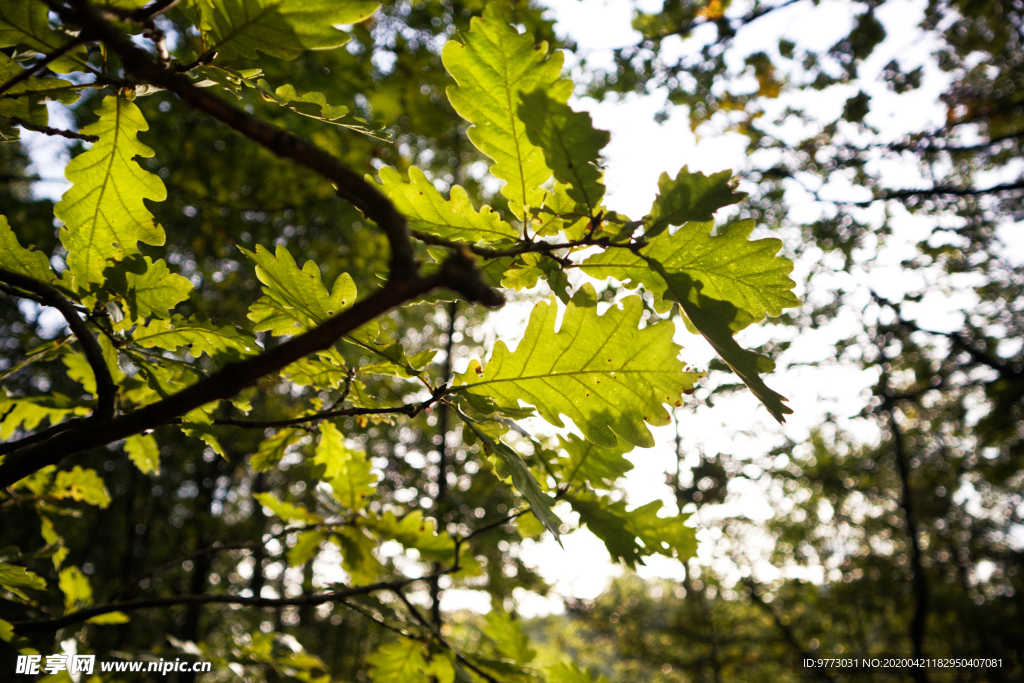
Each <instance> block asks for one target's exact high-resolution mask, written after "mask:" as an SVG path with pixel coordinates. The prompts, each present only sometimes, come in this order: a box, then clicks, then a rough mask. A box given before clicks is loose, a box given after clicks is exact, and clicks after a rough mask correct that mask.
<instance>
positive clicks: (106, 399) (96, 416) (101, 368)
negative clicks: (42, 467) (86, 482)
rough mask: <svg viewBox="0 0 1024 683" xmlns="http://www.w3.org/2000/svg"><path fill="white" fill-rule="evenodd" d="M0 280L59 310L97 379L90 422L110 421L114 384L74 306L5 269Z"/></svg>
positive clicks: (54, 291) (41, 285)
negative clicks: (94, 405)
mask: <svg viewBox="0 0 1024 683" xmlns="http://www.w3.org/2000/svg"><path fill="white" fill-rule="evenodd" d="M0 281H3V282H4V283H6V284H8V285H11V286H12V287H16V288H18V289H21V290H24V291H26V292H29V293H30V294H34V295H35V296H37V297H39V298H38V299H36V300H37V301H38V300H41V301H43V302H44V303H45V304H46V305H47V306H52V307H53V308H56V309H57V310H58V311H60V314H61V315H62V316H64V320H66V321H67V323H68V327H70V328H71V331H72V332H74V333H75V336H76V337H77V338H78V341H79V343H81V345H82V351H83V352H84V353H85V358H86V360H87V361H89V366H90V367H91V368H92V372H93V375H95V377H96V407H95V409H94V410H93V413H92V417H91V418H90V419H91V420H93V421H105V420H109V419H110V418H112V417H113V416H114V401H115V399H116V397H117V385H116V384H114V379H113V378H112V377H111V376H110V370H109V369H108V368H107V363H106V361H105V360H104V359H103V349H102V348H100V343H99V342H98V341H97V340H96V337H94V336H92V332H90V331H89V326H88V325H86V323H85V321H84V320H83V319H82V318H80V317H79V315H78V312H77V311H76V310H75V307H74V305H73V304H72V303H71V302H70V301H68V299H66V298H65V297H64V295H63V294H61V292H60V290H58V289H57V288H56V287H53V286H52V285H50V284H47V283H45V282H40V281H39V280H36V279H34V278H31V277H28V276H27V275H22V274H21V273H15V272H13V271H10V270H7V269H6V268H0ZM37 469H38V468H37ZM0 488H2V485H0Z"/></svg>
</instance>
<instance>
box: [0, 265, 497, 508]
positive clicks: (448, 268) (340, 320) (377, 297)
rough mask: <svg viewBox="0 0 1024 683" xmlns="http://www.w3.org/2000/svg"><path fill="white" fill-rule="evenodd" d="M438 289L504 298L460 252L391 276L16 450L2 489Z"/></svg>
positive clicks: (247, 381) (1, 472)
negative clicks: (288, 334)
mask: <svg viewBox="0 0 1024 683" xmlns="http://www.w3.org/2000/svg"><path fill="white" fill-rule="evenodd" d="M438 287H447V288H450V289H453V290H455V291H456V292H458V293H459V294H461V295H462V296H463V297H465V298H466V299H467V300H468V301H475V302H479V303H482V304H484V305H486V306H498V305H500V304H501V303H502V299H501V298H500V296H499V295H498V294H497V293H496V292H494V291H493V290H491V289H490V288H489V287H487V286H486V285H484V284H483V283H482V282H481V281H480V277H479V274H478V273H477V271H476V269H475V267H474V265H473V262H472V261H471V260H469V259H468V258H466V257H464V256H463V255H461V254H453V255H452V256H451V257H450V258H449V259H448V260H447V261H445V262H444V264H442V266H441V268H440V269H439V270H437V271H436V272H435V273H433V274H431V275H429V276H426V277H415V278H412V279H397V280H391V281H389V282H388V283H387V285H385V287H384V288H383V289H380V290H378V291H376V292H374V293H373V294H371V295H370V296H368V297H366V298H365V299H363V300H361V301H358V302H356V304H355V305H353V306H352V307H351V308H349V309H346V310H345V311H342V312H341V313H339V314H338V315H336V316H334V317H333V318H330V319H329V320H327V321H326V322H324V323H323V324H321V325H320V326H318V327H315V328H313V329H312V330H309V331H308V332H305V333H304V334H301V335H299V336H297V337H293V338H292V339H290V340H288V341H287V342H284V343H283V344H281V345H280V346H276V347H274V348H273V349H270V350H269V351H264V352H263V353H261V354H259V355H256V356H252V357H250V358H247V359H245V360H243V361H239V362H237V363H231V364H228V365H226V366H225V367H223V368H222V369H220V370H219V371H217V372H215V373H213V374H211V375H209V376H208V377H206V378H205V379H202V380H200V381H198V382H196V383H195V384H193V385H191V386H189V387H188V388H186V389H183V390H181V391H179V392H178V393H176V394H173V395H171V396H168V397H167V398H165V399H163V400H160V401H157V402H156V403H151V404H149V405H147V406H144V407H142V408H139V409H138V410H135V411H133V412H131V413H126V414H123V415H119V416H117V417H115V418H112V419H109V420H102V421H88V422H85V421H83V422H81V423H80V424H79V425H77V426H76V427H75V428H73V429H67V430H66V431H63V432H61V433H59V434H55V435H54V436H52V437H50V438H48V439H46V440H45V441H43V442H41V443H37V444H33V445H31V446H29V447H27V448H24V449H21V450H19V451H17V452H15V453H12V454H11V455H9V456H8V457H7V459H6V460H5V461H4V462H3V464H2V465H0V488H4V487H7V486H10V485H12V484H14V483H15V482H17V481H18V480H20V479H22V478H23V477H26V476H28V475H29V474H32V473H33V472H35V471H37V470H39V469H40V468H42V467H45V466H47V465H54V464H57V463H58V462H60V461H61V460H62V459H63V458H64V457H66V456H68V455H72V454H74V453H80V452H82V451H85V450H88V449H90V448H95V447H97V446H103V445H106V444H110V443H113V442H115V441H119V440H121V439H124V438H126V437H128V436H131V435H133V434H138V433H140V432H144V431H146V430H149V429H153V428H154V427H159V426H161V425H165V424H168V423H171V422H172V421H173V420H175V419H177V418H179V417H180V416H182V415H184V414H185V413H187V412H188V411H190V410H193V409H195V408H198V407H200V406H203V405H206V404H208V403H212V402H214V401H220V400H224V399H228V398H231V397H232V396H234V395H235V394H237V393H238V392H239V391H241V390H242V389H244V388H246V387H248V386H251V385H252V384H255V383H256V381H257V380H259V379H260V378H262V377H265V376H267V375H270V374H274V373H276V372H278V371H280V370H281V369H282V368H284V367H285V366H287V365H289V364H291V363H294V362H295V361H297V360H299V359H300V358H304V357H305V356H308V355H309V354H311V353H315V352H317V351H323V350H325V349H327V348H329V347H331V346H332V345H333V344H334V343H335V342H337V341H338V339H340V338H341V337H342V336H344V335H346V334H348V333H350V332H352V331H353V330H355V329H357V328H358V327H360V326H362V325H364V324H366V323H367V322H369V321H370V320H373V319H374V318H376V317H378V316H380V315H382V314H384V313H386V312H387V311H390V310H391V309H393V308H395V307H397V306H399V305H401V304H404V303H406V302H408V301H411V300H413V299H415V298H417V297H419V296H422V295H423V294H426V293H427V292H429V291H431V290H433V289H435V288H438ZM94 341H95V340H94ZM97 346H98V345H97Z"/></svg>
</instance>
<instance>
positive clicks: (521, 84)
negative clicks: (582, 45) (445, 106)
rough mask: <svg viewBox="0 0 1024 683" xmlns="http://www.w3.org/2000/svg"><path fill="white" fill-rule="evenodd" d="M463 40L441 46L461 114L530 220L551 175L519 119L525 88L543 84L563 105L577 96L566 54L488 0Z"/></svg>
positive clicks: (513, 202)
mask: <svg viewBox="0 0 1024 683" xmlns="http://www.w3.org/2000/svg"><path fill="white" fill-rule="evenodd" d="M461 38H462V40H463V42H457V41H449V42H448V43H446V44H445V46H444V48H443V50H442V51H441V59H442V61H443V62H444V66H445V68H446V69H447V70H448V73H449V74H451V76H452V78H454V79H455V82H456V83H457V85H454V86H449V87H448V99H449V100H451V103H452V106H453V107H455V111H456V112H458V114H459V115H460V116H461V117H462V118H464V119H465V120H467V121H469V122H470V123H472V124H474V125H473V127H472V128H470V129H469V139H470V140H471V141H472V142H473V144H474V145H476V147H477V149H479V150H480V151H481V152H483V153H484V154H486V155H487V156H489V157H490V158H491V159H493V160H494V165H493V166H492V167H491V173H492V174H493V175H494V176H495V177H497V178H499V179H501V180H504V181H505V183H506V184H505V186H504V187H503V188H502V189H501V193H502V194H503V195H505V197H507V198H508V200H509V207H510V208H511V209H512V212H513V213H514V214H515V215H516V216H517V217H519V218H523V217H524V216H525V215H526V214H525V213H524V212H525V211H526V209H527V207H531V206H532V207H538V206H540V205H541V202H542V201H543V199H544V190H543V189H542V187H541V186H542V185H543V184H544V183H545V182H546V181H547V180H548V178H550V177H551V170H550V169H549V168H548V166H547V164H546V163H545V161H544V153H543V151H541V150H540V149H539V148H538V147H537V146H536V145H534V144H533V143H532V142H530V139H529V137H528V136H527V134H526V125H525V124H524V123H523V121H522V119H521V118H520V116H519V103H520V100H521V93H523V92H533V91H534V90H537V89H541V90H544V91H546V92H547V93H548V94H549V96H550V97H552V98H553V99H554V100H555V101H557V102H565V101H566V100H568V99H569V95H571V94H572V83H571V82H569V81H560V80H559V77H560V75H561V73H562V61H563V60H562V55H561V53H558V52H556V53H555V54H553V55H551V56H550V57H549V56H548V46H547V43H543V42H542V43H541V44H540V45H535V44H534V40H533V37H532V36H530V35H526V34H520V33H518V32H517V31H516V30H515V29H514V28H512V27H511V26H510V25H509V24H508V22H507V21H506V20H505V18H504V17H503V16H502V12H501V10H500V9H499V6H498V3H488V4H487V8H486V9H485V10H484V14H483V16H482V17H474V18H473V19H472V20H471V21H470V30H469V31H468V32H467V33H464V34H461Z"/></svg>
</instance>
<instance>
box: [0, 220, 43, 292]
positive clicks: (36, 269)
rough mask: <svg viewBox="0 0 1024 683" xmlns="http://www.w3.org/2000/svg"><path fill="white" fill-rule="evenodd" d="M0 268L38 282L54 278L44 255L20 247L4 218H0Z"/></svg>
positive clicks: (32, 249) (34, 250)
mask: <svg viewBox="0 0 1024 683" xmlns="http://www.w3.org/2000/svg"><path fill="white" fill-rule="evenodd" d="M0 268H6V269H7V270H10V271H12V272H15V273H18V274H20V275H27V276H28V277H30V278H33V279H35V280H39V281H40V282H50V281H51V280H53V279H54V277H56V276H55V275H54V273H53V269H52V268H50V259H48V258H47V257H46V254H44V253H43V252H41V251H38V250H37V249H34V248H32V247H29V248H27V249H26V248H25V247H23V246H21V243H19V242H18V237H17V235H15V234H14V230H12V229H11V226H10V225H8V223H7V217H6V216H0Z"/></svg>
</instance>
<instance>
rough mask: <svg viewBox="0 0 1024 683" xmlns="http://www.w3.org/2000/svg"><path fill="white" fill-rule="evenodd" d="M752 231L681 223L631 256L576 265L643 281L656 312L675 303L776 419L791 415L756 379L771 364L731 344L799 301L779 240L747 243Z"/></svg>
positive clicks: (619, 252) (745, 226)
mask: <svg viewBox="0 0 1024 683" xmlns="http://www.w3.org/2000/svg"><path fill="white" fill-rule="evenodd" d="M753 227H754V224H753V221H738V222H736V223H733V224H731V225H729V226H727V227H725V228H724V229H723V230H722V232H721V233H720V234H719V235H716V236H712V235H711V230H712V228H713V224H712V223H696V222H694V223H687V224H686V225H684V226H683V227H682V228H680V229H679V230H677V231H676V232H675V233H674V234H671V235H670V234H669V233H667V232H664V233H662V234H660V235H658V236H657V237H655V238H654V239H652V240H651V241H650V243H649V244H648V246H646V247H644V248H643V249H642V250H640V251H639V252H638V253H634V252H633V251H630V250H628V249H607V250H605V251H604V252H602V253H598V254H595V255H594V256H591V257H590V258H588V259H587V260H586V261H584V262H583V271H584V272H585V273H586V274H587V275H590V276H592V277H599V278H605V277H614V278H615V279H617V280H620V281H622V282H623V283H624V284H626V285H627V286H629V285H632V286H636V285H637V284H643V285H644V288H645V289H647V290H648V291H650V292H651V293H652V294H654V296H655V308H656V309H657V310H660V311H662V312H664V311H667V310H668V309H669V308H670V307H671V306H672V302H675V303H677V304H679V306H680V307H681V308H682V310H683V312H684V313H685V315H686V319H687V320H688V322H689V323H690V324H691V325H692V326H693V327H694V328H695V329H696V331H698V332H699V333H700V334H702V335H703V336H704V337H705V338H706V339H707V340H708V342H710V343H711V345H712V346H713V347H714V349H715V351H716V352H717V353H718V355H719V356H720V357H721V358H722V360H724V361H725V362H726V363H727V364H728V365H729V367H730V368H732V370H733V371H734V372H736V374H737V375H739V377H740V379H742V380H743V382H744V383H745V384H746V385H747V386H748V387H749V388H750V390H751V392H753V394H754V395H755V396H757V398H758V399H759V400H760V401H761V402H762V403H763V404H764V405H765V407H766V408H768V410H769V412H771V414H772V415H773V416H774V417H775V419H777V420H779V421H780V422H781V421H782V420H783V416H784V415H785V414H787V413H791V412H792V410H790V409H789V408H788V407H787V406H785V404H784V403H783V401H784V400H785V399H784V398H783V397H782V396H781V395H779V394H778V393H776V392H775V391H773V390H772V389H770V388H768V386H767V385H766V384H765V383H764V381H763V380H762V379H761V378H760V376H759V373H761V372H765V371H767V370H770V369H771V363H770V361H769V360H768V359H767V358H762V357H760V356H758V355H757V354H756V353H753V352H750V351H746V350H744V349H743V348H742V347H740V346H739V344H738V343H736V340H735V339H733V334H734V333H735V332H737V331H739V330H741V329H743V328H744V327H747V326H748V325H750V324H751V323H755V322H759V321H760V320H762V319H763V318H764V317H765V315H773V316H777V315H779V314H780V313H782V310H783V309H785V308H789V307H792V306H796V305H798V304H799V299H797V298H796V296H795V295H794V294H793V292H792V291H791V290H792V288H793V286H794V282H793V280H792V279H790V277H789V273H790V272H792V270H793V263H792V262H791V261H790V260H789V259H787V258H784V257H780V256H776V253H777V252H778V250H779V249H780V248H781V247H782V243H781V242H780V241H779V240H776V239H761V240H753V241H750V240H748V237H749V235H750V232H751V230H753Z"/></svg>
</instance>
